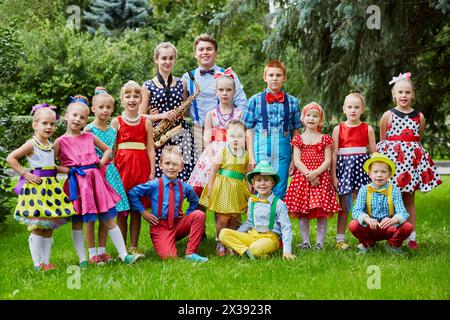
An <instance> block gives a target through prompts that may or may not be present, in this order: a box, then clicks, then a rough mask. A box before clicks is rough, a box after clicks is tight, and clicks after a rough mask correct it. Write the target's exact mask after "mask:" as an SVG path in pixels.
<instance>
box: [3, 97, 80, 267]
mask: <svg viewBox="0 0 450 320" xmlns="http://www.w3.org/2000/svg"><path fill="white" fill-rule="evenodd" d="M54 110H56V107H53V106H49V105H48V104H46V103H44V104H39V105H35V106H34V107H33V111H32V114H33V122H32V126H33V129H34V135H33V138H31V139H30V140H28V141H27V142H25V143H24V144H23V145H22V146H21V147H20V148H18V149H16V150H14V151H13V152H11V154H10V155H8V157H7V158H6V161H7V162H8V163H9V165H10V166H11V167H12V168H13V169H14V170H15V171H17V172H18V173H19V174H20V175H21V177H20V180H19V183H18V184H17V186H16V188H15V189H14V191H15V192H16V193H18V194H19V199H18V202H17V206H16V209H15V213H14V219H16V220H17V221H19V222H20V223H22V224H25V225H26V226H27V227H28V230H30V231H31V234H30V237H29V238H28V243H29V246H30V251H31V257H32V259H33V263H34V269H35V270H39V269H43V270H52V269H54V268H55V265H53V264H51V263H50V255H51V249H52V243H53V241H52V234H53V230H55V229H56V228H58V227H59V226H61V225H63V224H65V223H66V222H67V217H70V216H72V215H74V214H76V212H75V210H74V209H73V206H72V203H71V202H70V200H69V198H68V197H67V195H66V194H65V193H64V191H63V188H62V186H61V184H60V182H59V181H58V179H57V177H56V168H55V159H54V151H53V145H52V144H51V143H50V142H49V141H48V139H49V138H50V137H51V135H52V134H53V133H54V132H55V130H56V120H57V115H56V113H55V111H54ZM58 118H59V117H58ZM25 156H26V157H27V160H28V164H29V166H30V168H31V171H27V170H25V169H24V168H23V167H22V166H21V165H20V163H19V159H21V158H23V157H25Z"/></svg>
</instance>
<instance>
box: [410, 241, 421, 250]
mask: <svg viewBox="0 0 450 320" xmlns="http://www.w3.org/2000/svg"><path fill="white" fill-rule="evenodd" d="M408 248H409V249H411V250H419V244H418V243H417V242H416V240H409V242H408Z"/></svg>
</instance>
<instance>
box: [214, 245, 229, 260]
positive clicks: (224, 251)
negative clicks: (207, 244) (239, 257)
mask: <svg viewBox="0 0 450 320" xmlns="http://www.w3.org/2000/svg"><path fill="white" fill-rule="evenodd" d="M216 253H217V255H218V256H219V257H223V256H224V255H226V254H227V248H225V246H224V245H223V244H218V245H217V247H216Z"/></svg>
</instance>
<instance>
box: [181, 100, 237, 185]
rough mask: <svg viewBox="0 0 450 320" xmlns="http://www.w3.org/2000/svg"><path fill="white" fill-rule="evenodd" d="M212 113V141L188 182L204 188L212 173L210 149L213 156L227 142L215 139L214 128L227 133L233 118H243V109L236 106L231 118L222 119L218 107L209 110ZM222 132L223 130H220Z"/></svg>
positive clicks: (199, 159)
mask: <svg viewBox="0 0 450 320" xmlns="http://www.w3.org/2000/svg"><path fill="white" fill-rule="evenodd" d="M208 113H209V114H210V115H211V124H212V129H213V138H212V142H211V143H210V144H209V146H208V148H205V150H203V153H202V155H201V156H200V158H198V160H197V163H196V164H195V168H194V170H193V171H192V173H191V177H190V178H189V181H188V183H189V184H190V185H191V186H193V187H201V188H203V187H204V186H205V185H206V184H208V179H209V175H210V173H211V166H212V162H211V157H210V151H212V154H213V156H215V155H216V154H217V152H218V151H220V150H222V149H223V148H224V147H225V145H226V144H227V142H226V141H225V140H218V139H214V130H215V129H219V130H223V133H222V135H223V134H226V127H227V125H228V123H229V122H230V121H231V120H239V119H240V118H241V114H242V110H241V109H237V108H235V109H234V111H233V114H232V116H230V118H229V119H221V118H222V117H221V115H220V114H219V113H218V110H217V108H216V109H213V110H211V111H209V112H208ZM218 132H221V131H218Z"/></svg>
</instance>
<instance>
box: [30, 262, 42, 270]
mask: <svg viewBox="0 0 450 320" xmlns="http://www.w3.org/2000/svg"><path fill="white" fill-rule="evenodd" d="M43 266H44V264H43V263H41V264H40V265H38V266H34V267H33V270H34V271H39V270H41V269H42V267H43Z"/></svg>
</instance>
